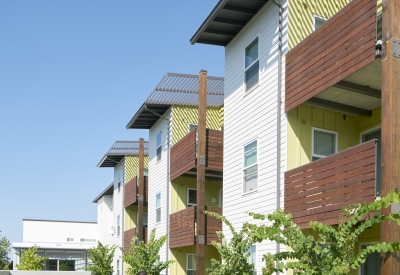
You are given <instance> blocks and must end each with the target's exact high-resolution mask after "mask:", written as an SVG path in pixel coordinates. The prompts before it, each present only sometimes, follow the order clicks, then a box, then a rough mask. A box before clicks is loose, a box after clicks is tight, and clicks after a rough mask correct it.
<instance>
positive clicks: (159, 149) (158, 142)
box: [156, 131, 161, 161]
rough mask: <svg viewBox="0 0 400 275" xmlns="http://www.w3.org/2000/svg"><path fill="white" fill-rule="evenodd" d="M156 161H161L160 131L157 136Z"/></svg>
mask: <svg viewBox="0 0 400 275" xmlns="http://www.w3.org/2000/svg"><path fill="white" fill-rule="evenodd" d="M156 148H157V149H156V150H157V161H159V160H161V131H160V132H159V133H158V134H157V146H156Z"/></svg>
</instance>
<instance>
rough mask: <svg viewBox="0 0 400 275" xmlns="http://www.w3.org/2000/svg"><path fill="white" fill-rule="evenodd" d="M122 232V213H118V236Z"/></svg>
mask: <svg viewBox="0 0 400 275" xmlns="http://www.w3.org/2000/svg"><path fill="white" fill-rule="evenodd" d="M120 232H121V215H117V237H119V236H120Z"/></svg>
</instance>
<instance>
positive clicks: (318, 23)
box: [314, 15, 328, 31]
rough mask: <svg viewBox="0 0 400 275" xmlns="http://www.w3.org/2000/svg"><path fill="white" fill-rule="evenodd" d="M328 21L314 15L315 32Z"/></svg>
mask: <svg viewBox="0 0 400 275" xmlns="http://www.w3.org/2000/svg"><path fill="white" fill-rule="evenodd" d="M327 20H328V19H326V18H324V17H322V16H319V15H314V31H315V30H316V29H319V28H320V27H321V26H322V25H323V24H324V23H325V22H326V21H327Z"/></svg>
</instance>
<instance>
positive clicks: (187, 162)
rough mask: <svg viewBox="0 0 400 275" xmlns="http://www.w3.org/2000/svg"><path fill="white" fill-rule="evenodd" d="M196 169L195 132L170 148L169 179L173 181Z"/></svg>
mask: <svg viewBox="0 0 400 275" xmlns="http://www.w3.org/2000/svg"><path fill="white" fill-rule="evenodd" d="M195 167H196V130H192V131H191V132H190V133H189V134H187V135H186V136H185V137H183V138H182V139H181V140H180V141H178V142H177V143H176V144H175V145H174V146H172V147H171V168H170V169H171V171H170V174H171V175H170V179H171V180H174V179H176V178H177V177H179V176H180V175H182V174H184V173H185V172H187V171H189V170H190V169H192V168H195Z"/></svg>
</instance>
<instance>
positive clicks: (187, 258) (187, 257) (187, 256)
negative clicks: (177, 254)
mask: <svg viewBox="0 0 400 275" xmlns="http://www.w3.org/2000/svg"><path fill="white" fill-rule="evenodd" d="M189 255H191V256H195V257H196V254H192V253H187V254H186V274H187V272H188V270H191V271H193V270H194V271H197V270H196V269H188V265H189V264H188V263H189Z"/></svg>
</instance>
